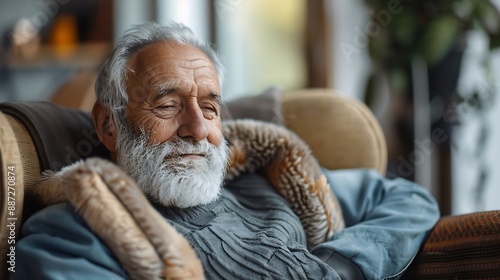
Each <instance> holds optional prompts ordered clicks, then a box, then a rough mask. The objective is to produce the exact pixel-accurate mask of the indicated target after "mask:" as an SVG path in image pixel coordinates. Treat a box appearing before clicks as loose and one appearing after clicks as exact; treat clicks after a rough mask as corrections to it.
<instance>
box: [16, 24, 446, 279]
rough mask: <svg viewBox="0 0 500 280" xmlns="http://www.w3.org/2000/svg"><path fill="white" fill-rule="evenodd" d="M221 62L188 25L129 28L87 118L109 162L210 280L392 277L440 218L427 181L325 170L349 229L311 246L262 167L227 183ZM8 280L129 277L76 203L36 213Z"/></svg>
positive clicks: (105, 69)
mask: <svg viewBox="0 0 500 280" xmlns="http://www.w3.org/2000/svg"><path fill="white" fill-rule="evenodd" d="M222 82H223V71H222V66H221V63H220V61H219V59H218V58H217V56H216V54H215V53H214V51H213V50H212V49H211V48H210V47H209V45H208V44H207V43H205V42H202V41H200V40H198V39H196V38H195V37H193V35H192V33H191V32H190V30H189V29H187V28H186V27H184V26H182V25H179V24H175V23H170V24H168V25H158V24H153V23H146V24H142V25H138V26H135V27H133V28H132V29H130V30H129V31H128V32H126V33H125V35H124V36H123V38H122V39H121V40H120V41H119V42H118V45H117V47H116V49H115V51H114V53H113V54H112V56H111V57H110V58H109V59H108V60H107V62H106V63H105V65H104V67H103V69H102V71H101V73H100V76H99V79H98V81H97V83H96V92H97V99H98V101H97V102H96V104H95V106H94V109H93V112H92V117H93V119H94V124H95V127H96V129H97V131H98V135H99V138H100V140H101V142H102V143H103V144H104V145H105V146H106V148H107V149H108V150H109V151H110V152H111V155H112V159H113V161H114V162H115V163H116V164H117V165H119V166H120V167H121V168H122V169H123V170H125V171H126V172H127V173H128V174H129V175H130V176H131V177H132V178H133V179H135V180H136V182H137V183H138V185H139V186H140V188H141V189H142V190H143V192H144V193H145V194H146V196H147V197H148V198H149V199H150V201H151V202H152V203H153V205H154V206H155V208H156V209H157V210H158V211H159V213H161V215H163V216H164V217H165V219H167V220H168V221H169V222H170V223H171V224H172V225H174V227H175V228H176V229H177V230H178V231H179V232H180V233H181V234H183V235H184V236H185V237H186V238H187V239H188V240H189V242H190V244H191V245H192V246H193V247H194V249H195V251H196V253H197V254H198V256H199V258H200V260H201V262H202V264H203V268H204V271H205V275H206V277H207V278H208V279H396V278H399V277H400V276H401V275H402V274H403V273H404V269H405V268H406V267H407V265H408V263H409V262H410V261H411V260H412V258H413V257H414V256H415V254H416V253H417V251H418V249H419V247H420V245H421V243H422V242H423V240H424V238H425V236H426V234H427V232H428V231H429V230H430V229H431V228H432V226H433V225H434V223H435V222H436V221H437V219H438V217H439V213H438V210H437V205H436V203H435V201H434V200H433V198H432V197H431V196H430V194H429V193H428V192H427V191H426V190H425V188H422V187H420V186H416V185H415V184H413V183H412V182H409V181H405V180H387V179H385V178H383V177H381V176H380V175H379V174H378V173H376V172H374V171H370V170H344V171H328V170H325V172H326V175H327V178H328V181H329V183H330V185H331V186H332V188H333V191H334V192H335V193H336V195H337V197H338V199H339V201H340V203H341V206H342V211H343V214H344V218H345V221H346V226H347V228H346V229H344V230H343V231H341V232H340V233H337V234H335V235H334V237H333V238H332V239H331V240H329V241H327V242H324V243H322V244H320V245H318V246H316V247H314V248H312V250H311V251H309V250H308V249H307V246H306V237H305V233H304V229H303V228H302V226H301V224H300V221H299V220H298V218H297V216H296V215H295V214H294V213H293V211H292V210H291V209H290V207H289V205H288V203H287V202H286V201H285V200H284V199H283V198H282V197H280V196H279V195H278V194H277V193H276V192H275V191H274V190H273V189H272V188H271V186H270V185H269V182H268V181H267V180H265V179H264V178H262V177H260V176H259V175H256V174H248V175H243V176H241V177H239V178H237V179H236V180H234V181H232V182H230V183H229V184H228V185H226V186H224V188H222V185H223V178H224V170H225V166H226V164H227V147H226V143H225V141H224V139H223V136H222V132H221V119H220V113H221V109H220V107H221V85H222ZM22 233H23V238H22V239H21V240H20V241H19V242H18V245H17V261H18V271H17V272H16V273H13V274H12V278H13V279H123V278H127V274H126V272H124V270H123V268H122V267H121V265H120V263H119V262H118V261H117V259H116V256H114V255H113V253H112V252H110V250H109V249H108V248H107V246H106V245H105V244H103V242H102V241H101V240H100V239H99V238H98V237H96V235H95V234H94V233H93V232H92V231H91V230H90V229H89V227H88V226H87V225H86V223H85V222H84V221H83V220H82V218H80V217H79V215H78V214H76V213H75V212H74V209H73V208H72V207H71V205H69V204H58V205H54V206H51V207H48V208H46V209H44V210H42V211H41V212H39V213H37V214H35V215H34V216H33V217H31V218H30V219H29V220H28V221H27V222H26V224H25V225H24V227H23V230H22Z"/></svg>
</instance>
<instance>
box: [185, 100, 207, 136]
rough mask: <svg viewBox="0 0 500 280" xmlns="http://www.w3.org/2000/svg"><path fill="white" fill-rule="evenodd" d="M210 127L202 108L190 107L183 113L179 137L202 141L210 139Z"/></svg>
mask: <svg viewBox="0 0 500 280" xmlns="http://www.w3.org/2000/svg"><path fill="white" fill-rule="evenodd" d="M208 134H209V131H208V127H207V124H206V120H205V117H204V116H203V112H202V110H201V108H199V107H198V106H193V107H188V108H185V109H184V112H183V113H182V116H181V120H180V125H179V129H178V130H177V136H179V137H182V138H189V139H191V140H195V141H201V140H204V139H207V138H208Z"/></svg>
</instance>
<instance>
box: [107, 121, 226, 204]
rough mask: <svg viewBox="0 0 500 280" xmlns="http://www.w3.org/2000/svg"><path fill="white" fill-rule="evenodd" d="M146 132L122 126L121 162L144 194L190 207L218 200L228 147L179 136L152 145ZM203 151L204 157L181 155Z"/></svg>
mask: <svg viewBox="0 0 500 280" xmlns="http://www.w3.org/2000/svg"><path fill="white" fill-rule="evenodd" d="M147 142H148V136H147V134H146V133H145V132H144V131H143V132H141V133H140V135H135V134H133V133H131V132H130V130H129V129H127V128H124V129H122V131H121V133H120V135H119V138H118V145H117V152H118V159H117V161H118V165H119V166H120V167H121V168H122V169H123V170H124V171H125V172H127V174H129V175H130V176H131V177H132V178H133V179H134V180H135V181H136V182H137V184H138V185H139V187H140V188H141V189H142V191H143V192H144V194H145V195H146V196H148V197H149V198H150V199H152V200H153V201H155V202H158V203H160V204H163V205H165V206H174V207H179V208H187V207H192V206H197V205H204V204H208V203H211V202H213V201H215V200H217V199H218V198H219V196H220V192H221V188H222V182H223V180H224V176H225V172H226V167H227V161H228V148H227V143H226V141H222V143H221V144H220V146H219V147H217V146H214V145H212V144H210V143H209V142H208V141H207V140H203V141H201V142H191V141H187V140H184V139H182V138H176V139H175V140H174V141H173V142H165V143H162V144H153V145H148V144H147ZM181 154H203V155H204V156H203V157H195V158H192V157H181V156H179V155H181Z"/></svg>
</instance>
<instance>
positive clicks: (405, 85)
mask: <svg viewBox="0 0 500 280" xmlns="http://www.w3.org/2000/svg"><path fill="white" fill-rule="evenodd" d="M364 2H365V3H366V5H367V6H368V7H369V8H370V10H371V15H372V21H371V23H378V24H379V26H378V27H379V28H378V29H376V27H377V26H375V25H373V24H372V26H371V28H372V29H371V33H370V30H369V28H370V26H366V28H365V32H366V33H367V34H368V36H367V37H368V52H369V55H370V58H371V61H372V74H371V75H370V76H369V78H368V81H367V84H366V92H365V102H366V103H367V105H369V106H373V105H374V104H376V101H377V100H378V98H379V95H380V91H379V90H378V88H379V87H378V85H379V82H380V80H381V78H384V80H385V81H386V84H387V87H388V90H389V92H390V95H389V96H390V98H392V99H396V100H398V102H399V104H400V107H403V108H402V109H401V108H400V109H399V111H397V113H395V114H393V116H392V117H393V119H392V120H391V122H392V123H390V124H387V125H386V126H387V127H391V126H392V129H393V130H394V133H395V136H396V138H399V141H398V142H399V143H398V144H397V145H394V146H395V147H398V148H395V149H396V151H393V152H392V156H393V158H392V160H393V161H395V160H396V159H395V156H402V157H403V158H405V159H409V160H411V158H412V157H411V153H412V152H413V151H414V149H415V147H414V145H413V143H414V134H413V132H414V118H413V117H414V110H415V108H414V107H413V104H412V102H413V100H414V96H413V95H414V94H416V93H414V90H413V89H414V86H415V85H414V81H413V77H414V74H415V73H414V71H415V68H414V65H415V61H419V62H423V63H420V65H424V66H425V68H426V71H425V72H426V73H427V80H428V89H427V90H428V92H429V97H428V98H429V100H431V102H432V101H433V100H434V99H436V100H437V99H439V101H440V102H434V103H436V104H437V103H440V104H441V106H440V107H433V108H432V109H433V110H432V115H433V116H432V118H431V121H432V128H435V127H441V128H442V129H444V130H445V133H446V134H447V135H449V136H450V137H448V141H446V142H445V143H440V145H442V146H443V147H444V146H446V147H444V148H442V149H440V150H441V151H445V152H444V154H440V155H439V158H440V161H441V162H442V163H443V164H445V165H446V164H447V165H448V166H447V167H446V166H445V167H443V166H440V172H441V173H443V174H440V175H441V176H442V177H443V178H440V179H439V185H440V187H441V188H444V189H447V190H445V192H447V194H446V195H447V196H449V192H450V191H451V186H449V185H450V184H451V183H450V181H451V179H450V178H444V177H446V176H448V177H450V172H451V171H450V167H449V165H450V164H449V162H450V145H451V141H450V139H449V138H451V135H452V134H451V128H452V127H453V125H455V124H457V122H458V120H459V119H460V118H459V117H457V116H456V114H457V110H456V109H457V108H461V106H460V105H461V104H467V105H468V109H470V110H474V109H475V110H477V111H478V112H481V111H484V110H483V109H484V108H487V106H486V105H487V104H488V103H490V101H491V100H490V99H491V98H493V94H490V95H484V94H481V93H480V92H479V90H477V91H475V92H471V93H470V94H467V96H461V95H459V94H458V93H457V82H458V78H459V74H460V66H461V61H462V57H463V53H464V50H465V47H466V42H467V40H466V39H467V35H468V32H469V31H470V30H474V29H477V28H479V29H482V30H483V31H484V32H485V34H487V37H488V39H489V48H490V49H491V50H492V49H494V48H497V47H500V11H499V7H497V6H496V5H495V4H494V3H493V2H492V1H491V0H441V1H432V0H420V1H417V0H413V1H412V0H364ZM374 27H375V28H374ZM367 28H368V29H367ZM488 62H489V59H488V58H485V61H484V62H483V64H484V66H485V70H486V71H485V73H488V71H487V70H488V67H489V64H488ZM490 74H491V73H490ZM486 76H487V77H486ZM492 79H493V77H492V75H485V80H486V81H487V82H489V83H490V84H489V85H487V86H486V87H487V88H489V90H490V91H492V88H491V86H492ZM485 96H487V97H488V98H485ZM402 103H403V104H402ZM486 135H487V132H485V129H484V128H483V133H482V135H481V137H483V139H480V140H479V141H485V140H484V137H486ZM389 150H391V147H389ZM438 150H439V149H438ZM389 152H390V155H389V161H391V151H389ZM396 165H397V164H396ZM446 168H448V170H447V171H446V170H445V169H446ZM443 170H444V172H442V171H443ZM389 172H393V173H396V174H395V175H398V176H403V177H407V178H409V179H413V177H412V175H413V174H410V176H405V175H404V174H398V170H397V169H395V168H393V169H392V170H391V166H389ZM483 181H484V180H483ZM446 185H448V186H446ZM440 203H441V204H442V205H446V206H445V209H442V212H444V213H447V212H449V211H450V209H449V208H450V206H449V203H450V202H449V201H447V202H443V201H440Z"/></svg>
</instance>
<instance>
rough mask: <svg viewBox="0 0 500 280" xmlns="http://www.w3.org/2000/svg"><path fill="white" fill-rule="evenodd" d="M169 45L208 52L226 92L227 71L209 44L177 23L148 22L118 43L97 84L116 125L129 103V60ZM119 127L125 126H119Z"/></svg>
mask: <svg viewBox="0 0 500 280" xmlns="http://www.w3.org/2000/svg"><path fill="white" fill-rule="evenodd" d="M167 41H173V42H176V43H178V44H181V45H186V44H187V45H191V46H193V47H196V48H198V49H199V50H201V51H202V52H204V53H205V54H206V55H207V56H208V58H209V59H210V61H211V62H212V64H213V66H214V68H215V71H216V72H217V76H218V78H219V85H220V87H221V88H222V84H223V81H224V67H223V66H222V63H221V62H220V60H219V57H218V56H217V54H216V53H215V51H214V50H213V49H212V47H211V46H210V44H209V43H207V42H205V41H203V40H200V39H198V38H197V37H195V36H194V34H193V32H192V31H191V30H190V29H189V28H188V27H186V26H185V25H183V24H179V23H175V22H169V23H167V24H159V23H153V22H146V23H142V24H138V25H134V26H132V27H131V28H130V29H129V30H127V31H126V32H125V33H124V35H123V36H122V37H121V39H120V40H119V41H118V43H117V45H116V47H115V49H114V51H113V53H112V55H111V56H110V57H109V58H108V59H107V60H106V61H105V63H104V65H103V67H102V69H101V71H100V73H99V75H98V78H97V81H96V83H95V92H96V97H97V100H98V101H99V102H101V103H102V104H103V105H104V106H105V107H106V108H107V109H108V110H110V111H111V113H112V114H113V117H114V119H115V122H119V119H120V118H119V117H118V114H122V113H123V110H124V108H125V107H126V105H127V102H128V95H127V92H126V88H125V80H126V75H127V71H128V59H129V58H130V56H131V55H132V54H134V53H135V52H137V51H138V50H139V49H141V48H143V47H145V46H146V45H149V44H152V43H155V42H167ZM117 125H118V126H121V125H123V124H120V123H117Z"/></svg>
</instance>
